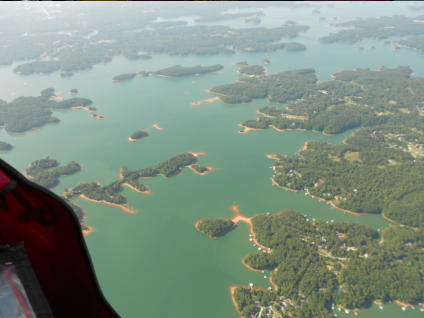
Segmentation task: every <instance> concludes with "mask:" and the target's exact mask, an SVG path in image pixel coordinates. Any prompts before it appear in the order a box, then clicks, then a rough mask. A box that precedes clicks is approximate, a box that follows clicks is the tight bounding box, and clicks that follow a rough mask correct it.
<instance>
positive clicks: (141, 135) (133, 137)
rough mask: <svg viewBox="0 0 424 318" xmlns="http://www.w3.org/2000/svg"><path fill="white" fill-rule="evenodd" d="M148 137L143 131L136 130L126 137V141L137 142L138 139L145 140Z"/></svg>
mask: <svg viewBox="0 0 424 318" xmlns="http://www.w3.org/2000/svg"><path fill="white" fill-rule="evenodd" d="M148 136H149V133H148V132H147V131H145V130H137V131H136V132H134V133H132V134H131V136H129V137H128V140H129V141H131V142H135V141H138V140H140V139H143V138H146V137H148Z"/></svg>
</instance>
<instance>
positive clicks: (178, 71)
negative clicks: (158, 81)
mask: <svg viewBox="0 0 424 318" xmlns="http://www.w3.org/2000/svg"><path fill="white" fill-rule="evenodd" d="M223 68H224V66H223V65H221V64H215V65H210V66H202V65H197V66H193V67H187V66H181V65H175V66H171V67H167V68H164V69H161V70H159V71H156V72H152V73H151V74H152V75H156V76H163V77H183V76H192V75H200V74H206V73H214V72H218V71H220V70H222V69H223Z"/></svg>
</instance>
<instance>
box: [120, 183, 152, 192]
mask: <svg viewBox="0 0 424 318" xmlns="http://www.w3.org/2000/svg"><path fill="white" fill-rule="evenodd" d="M122 185H123V186H125V187H127V188H130V189H131V190H133V191H135V192H138V193H143V194H149V195H151V194H152V191H150V190H149V189H147V190H146V191H140V190H138V189H137V188H136V187H133V186H132V185H131V184H129V183H126V182H124V183H122Z"/></svg>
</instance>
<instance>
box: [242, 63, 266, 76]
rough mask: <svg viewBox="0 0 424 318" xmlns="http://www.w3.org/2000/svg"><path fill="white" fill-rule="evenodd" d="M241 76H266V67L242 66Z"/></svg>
mask: <svg viewBox="0 0 424 318" xmlns="http://www.w3.org/2000/svg"><path fill="white" fill-rule="evenodd" d="M238 72H239V73H240V74H241V75H246V76H248V77H255V76H262V75H264V74H265V67H263V66H262V65H248V66H242V67H240V69H239V70H238Z"/></svg>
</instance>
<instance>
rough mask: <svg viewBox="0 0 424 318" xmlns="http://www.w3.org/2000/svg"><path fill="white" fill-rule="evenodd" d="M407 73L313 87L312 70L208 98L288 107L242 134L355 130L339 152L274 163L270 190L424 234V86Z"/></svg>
mask: <svg viewBox="0 0 424 318" xmlns="http://www.w3.org/2000/svg"><path fill="white" fill-rule="evenodd" d="M412 73H413V71H412V70H411V69H410V68H409V67H397V68H394V69H388V68H384V67H381V68H380V69H379V70H378V71H372V70H369V69H355V70H352V71H343V72H339V73H336V74H333V75H332V77H333V80H332V81H329V82H322V83H318V82H317V81H316V77H315V74H314V71H313V70H308V71H305V70H298V71H286V72H281V73H278V74H276V75H269V76H265V78H264V79H248V80H246V81H244V80H241V81H240V82H239V83H236V84H229V85H223V86H220V87H218V88H213V89H212V90H211V91H212V92H215V93H220V94H223V93H225V94H227V95H221V98H222V99H223V100H224V101H226V100H227V101H228V100H232V101H240V100H242V101H247V100H249V99H252V98H257V97H258V96H260V95H261V96H263V97H266V96H271V97H270V100H271V101H273V102H280V103H282V102H286V101H292V103H289V104H288V106H287V107H286V108H284V109H282V108H279V107H275V106H272V107H271V106H265V107H262V108H261V109H259V110H258V113H259V114H261V115H262V117H260V118H257V119H256V120H248V121H245V122H243V123H242V126H243V127H247V128H254V129H267V128H268V127H272V128H274V129H276V130H278V131H284V130H288V129H299V130H312V131H318V132H323V133H326V134H338V133H342V132H345V131H346V130H348V129H353V128H360V129H359V130H357V131H356V132H355V133H354V135H352V136H350V137H349V138H347V139H346V140H345V141H344V143H343V144H342V145H330V144H328V143H324V142H318V141H310V142H308V143H307V145H306V147H304V149H302V151H300V152H299V154H298V155H295V156H284V155H279V156H277V160H276V163H275V165H274V171H275V176H274V177H273V182H274V183H275V184H276V185H279V186H281V187H284V188H288V189H292V190H304V191H307V193H308V194H309V195H311V196H313V197H315V198H320V199H323V200H326V201H328V202H329V203H331V204H332V205H333V206H334V207H337V208H340V209H343V210H345V211H351V212H358V213H382V214H383V215H384V216H385V217H386V218H389V219H390V220H393V221H395V222H398V223H401V224H404V225H408V226H412V227H424V210H423V208H422V207H423V206H424V205H423V204H424V201H423V199H421V198H424V182H423V181H422V180H424V179H423V176H424V175H423V173H424V172H423V171H424V117H423V115H424V112H423V106H422V101H423V100H424V93H423V91H424V79H423V78H419V77H412V75H411V74H412ZM288 74H290V77H291V78H292V81H289V80H288ZM271 78H272V79H273V80H271ZM292 82H294V83H297V85H296V86H291V85H292ZM255 83H256V84H257V85H258V89H257V91H256V92H254V91H253V86H255ZM260 85H262V86H260ZM249 88H252V89H249ZM277 89H278V90H277ZM274 91H276V92H283V94H284V95H274V94H273V92H274ZM227 98H228V99H227ZM293 101H294V103H293Z"/></svg>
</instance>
